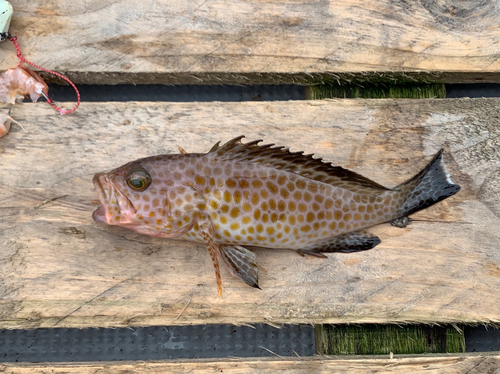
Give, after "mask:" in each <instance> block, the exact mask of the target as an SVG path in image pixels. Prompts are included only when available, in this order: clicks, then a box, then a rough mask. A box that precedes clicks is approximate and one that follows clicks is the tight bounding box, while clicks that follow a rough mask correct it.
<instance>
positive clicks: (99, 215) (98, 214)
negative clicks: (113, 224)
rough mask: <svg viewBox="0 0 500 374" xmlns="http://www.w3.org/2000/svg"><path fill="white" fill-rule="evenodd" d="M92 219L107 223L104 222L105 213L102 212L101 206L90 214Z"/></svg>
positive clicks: (105, 221)
mask: <svg viewBox="0 0 500 374" xmlns="http://www.w3.org/2000/svg"><path fill="white" fill-rule="evenodd" d="M92 218H93V219H94V221H96V222H101V223H108V221H107V220H106V211H105V210H104V207H103V206H102V205H101V206H100V207H99V208H97V209H96V210H95V211H94V213H92Z"/></svg>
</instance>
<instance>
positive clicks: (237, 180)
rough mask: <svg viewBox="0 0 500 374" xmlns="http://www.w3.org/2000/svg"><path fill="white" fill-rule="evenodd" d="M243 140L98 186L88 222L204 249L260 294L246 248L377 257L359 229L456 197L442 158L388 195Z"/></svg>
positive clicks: (117, 175)
mask: <svg viewBox="0 0 500 374" xmlns="http://www.w3.org/2000/svg"><path fill="white" fill-rule="evenodd" d="M241 138H242V137H238V138H235V139H233V140H231V141H229V142H228V143H226V144H224V145H223V146H219V144H218V143H217V144H216V145H215V146H214V147H213V148H212V149H211V150H210V151H209V152H208V153H206V154H196V153H193V154H189V153H188V154H186V153H181V154H177V155H162V156H153V157H147V158H143V159H140V160H137V161H133V162H130V163H128V164H126V165H124V166H122V167H120V168H117V169H115V170H113V171H111V172H108V173H99V174H96V175H95V177H94V185H95V187H96V191H97V193H98V195H99V198H100V201H101V203H102V206H101V207H100V208H99V209H97V210H96V211H95V212H94V215H93V216H94V219H95V220H96V221H98V222H104V223H107V224H110V225H117V226H122V227H126V228H129V229H132V230H134V231H136V232H139V233H141V234H146V235H151V236H156V237H163V238H173V239H185V240H191V241H195V242H200V243H204V244H205V245H206V246H207V248H208V249H209V252H210V254H211V257H212V260H213V262H214V266H215V269H216V276H217V284H218V290H219V294H222V288H221V281H220V273H219V261H218V260H219V258H222V260H223V262H224V263H225V264H226V265H227V266H228V268H229V270H230V271H231V273H233V274H235V275H237V276H239V277H240V278H241V279H243V280H244V281H245V282H246V283H248V284H249V285H251V286H254V287H258V275H257V264H256V260H255V255H254V254H253V252H251V251H250V250H248V249H247V248H246V247H247V246H252V247H255V246H256V247H265V248H288V249H294V250H297V251H298V252H299V253H301V254H309V255H315V256H318V257H324V256H323V255H322V254H321V253H325V252H353V251H360V250H366V249H370V248H373V247H374V246H376V245H377V244H378V243H380V239H379V238H378V237H376V236H374V235H372V234H370V233H368V232H366V231H364V229H366V228H368V227H371V226H374V225H376V224H379V223H383V222H391V221H393V220H396V219H399V218H401V217H405V216H407V215H409V214H411V213H413V212H415V211H417V210H420V209H423V208H425V207H427V206H430V205H432V204H434V203H436V202H438V201H440V200H442V199H444V198H446V197H448V196H451V195H453V194H455V193H456V192H458V191H459V189H460V187H459V186H458V185H455V184H453V183H452V182H451V180H450V178H449V176H448V173H447V172H446V169H445V166H444V161H443V160H442V152H441V151H440V152H438V154H437V155H436V156H435V157H434V159H433V160H432V161H431V162H430V163H429V165H428V166H427V167H426V168H425V169H424V170H422V172H420V173H419V174H417V176H415V177H414V178H412V179H410V180H408V181H406V182H404V183H402V184H401V185H399V186H397V187H396V188H394V189H388V188H385V187H383V186H381V185H379V184H377V183H375V182H373V181H371V180H369V179H367V178H365V177H363V176H361V175H359V174H356V173H354V172H351V171H349V170H346V169H343V168H341V167H334V166H332V165H330V164H328V163H324V162H322V161H321V160H320V159H314V158H312V155H303V153H302V152H295V153H291V152H289V151H288V149H286V148H284V147H272V146H273V145H272V144H271V145H263V146H259V145H258V143H259V141H253V142H249V143H246V144H243V143H242V142H241Z"/></svg>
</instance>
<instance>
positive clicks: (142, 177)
mask: <svg viewBox="0 0 500 374" xmlns="http://www.w3.org/2000/svg"><path fill="white" fill-rule="evenodd" d="M127 184H128V186H129V187H130V188H132V189H133V190H136V191H144V190H145V189H146V188H148V187H149V185H150V184H151V175H149V173H148V172H147V171H146V170H144V169H143V168H139V169H134V170H132V171H131V172H130V173H129V174H128V175H127Z"/></svg>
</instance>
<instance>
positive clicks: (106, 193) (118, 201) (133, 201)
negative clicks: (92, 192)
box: [92, 159, 168, 236]
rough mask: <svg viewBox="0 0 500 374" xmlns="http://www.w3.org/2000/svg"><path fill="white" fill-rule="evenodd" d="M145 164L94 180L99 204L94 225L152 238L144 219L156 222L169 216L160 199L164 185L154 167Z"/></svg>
mask: <svg viewBox="0 0 500 374" xmlns="http://www.w3.org/2000/svg"><path fill="white" fill-rule="evenodd" d="M144 160H145V159H144ZM144 160H138V161H134V162H131V163H128V164H126V165H124V166H121V167H119V168H117V169H114V170H112V171H110V172H104V173H97V174H96V175H95V176H94V180H93V183H94V186H95V189H96V192H97V195H98V197H99V200H100V202H101V206H100V207H99V208H98V209H97V210H96V211H95V212H94V213H93V215H92V217H93V218H94V220H95V221H97V222H102V223H106V224H108V225H115V226H122V227H126V228H129V229H132V230H134V231H137V232H141V233H146V234H149V235H152V234H151V233H150V232H149V230H150V227H149V224H150V221H149V220H148V219H144V217H152V216H156V217H155V221H156V220H158V219H162V217H165V216H167V215H168V211H166V209H168V207H166V206H165V200H164V199H159V193H160V190H162V188H161V187H160V186H161V185H162V183H164V181H162V180H160V179H159V178H157V174H156V172H155V170H156V169H155V165H154V163H153V162H152V161H147V160H146V161H144ZM155 177H156V178H155ZM153 201H154V203H153ZM161 202H163V203H161ZM167 205H168V204H167ZM158 211H161V214H158ZM158 236H159V234H158Z"/></svg>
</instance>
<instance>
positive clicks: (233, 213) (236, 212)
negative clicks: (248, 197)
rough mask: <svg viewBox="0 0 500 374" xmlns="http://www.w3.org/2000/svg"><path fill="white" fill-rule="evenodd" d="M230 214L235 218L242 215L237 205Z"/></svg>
mask: <svg viewBox="0 0 500 374" xmlns="http://www.w3.org/2000/svg"><path fill="white" fill-rule="evenodd" d="M229 215H230V216H231V217H233V218H236V217H238V216H239V215H240V210H239V209H238V208H237V207H234V208H233V209H231V212H230V213H229Z"/></svg>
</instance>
